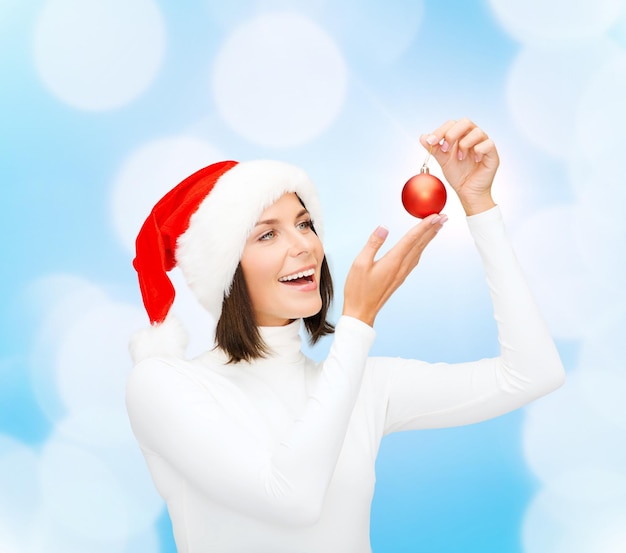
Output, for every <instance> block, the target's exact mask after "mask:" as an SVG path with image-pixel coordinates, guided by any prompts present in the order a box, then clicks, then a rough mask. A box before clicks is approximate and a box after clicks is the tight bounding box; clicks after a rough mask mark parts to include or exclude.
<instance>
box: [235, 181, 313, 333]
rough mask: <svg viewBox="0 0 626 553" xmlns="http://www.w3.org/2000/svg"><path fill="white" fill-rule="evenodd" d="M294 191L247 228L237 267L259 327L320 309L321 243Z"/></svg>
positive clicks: (305, 315)
mask: <svg viewBox="0 0 626 553" xmlns="http://www.w3.org/2000/svg"><path fill="white" fill-rule="evenodd" d="M311 227H312V221H311V217H310V215H309V212H308V211H307V210H306V209H305V208H304V207H303V206H302V204H301V203H300V200H299V199H298V197H297V196H296V195H295V194H293V193H288V194H284V195H283V196H281V198H280V199H279V200H278V201H276V203H274V204H272V205H271V206H270V207H268V208H267V209H266V210H265V211H264V212H263V213H262V214H261V217H260V218H259V221H258V223H257V224H256V226H255V228H254V229H253V230H252V232H251V234H250V236H249V237H248V240H247V241H246V245H245V247H244V250H243V255H242V256H241V268H242V270H243V276H244V279H245V281H246V285H247V287H248V292H249V294H250V299H251V300H252V309H253V311H254V315H255V318H256V323H257V324H258V325H259V326H282V325H286V324H288V323H289V322H290V321H292V320H293V319H299V318H303V317H310V316H312V315H315V314H316V313H318V312H319V311H320V309H321V308H322V298H321V296H320V270H321V267H322V260H323V259H324V247H323V246H322V242H321V241H320V239H319V238H318V236H317V234H315V233H314V232H313V230H312V228H311Z"/></svg>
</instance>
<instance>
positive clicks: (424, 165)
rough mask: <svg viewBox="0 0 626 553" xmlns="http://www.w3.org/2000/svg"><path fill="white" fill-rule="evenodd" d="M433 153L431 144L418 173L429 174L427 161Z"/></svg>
mask: <svg viewBox="0 0 626 553" xmlns="http://www.w3.org/2000/svg"><path fill="white" fill-rule="evenodd" d="M432 153H433V146H432V144H431V146H430V149H429V150H428V155H427V156H426V159H425V160H424V163H422V167H421V169H420V173H426V174H429V173H430V171H429V169H428V160H429V159H430V156H431V155H432Z"/></svg>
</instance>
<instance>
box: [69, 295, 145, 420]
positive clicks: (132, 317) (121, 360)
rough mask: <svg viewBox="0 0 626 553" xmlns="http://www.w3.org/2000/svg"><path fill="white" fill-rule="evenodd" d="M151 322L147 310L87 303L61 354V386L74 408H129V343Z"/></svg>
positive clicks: (72, 408)
mask: <svg viewBox="0 0 626 553" xmlns="http://www.w3.org/2000/svg"><path fill="white" fill-rule="evenodd" d="M145 323H146V317H145V314H144V312H143V310H141V309H139V308H138V307H134V306H129V305H124V304H117V303H114V302H111V301H109V302H102V303H100V304H98V305H95V306H85V310H84V311H83V313H81V314H80V315H79V316H77V317H76V318H75V319H74V320H73V321H72V324H71V325H70V326H69V327H68V329H67V331H66V333H65V335H64V336H63V337H62V339H61V342H60V343H59V348H58V353H57V356H58V357H57V371H58V372H57V379H58V390H59V394H60V396H61V398H62V400H63V403H64V405H65V406H66V408H67V410H68V411H69V412H71V411H73V410H78V411H83V410H86V411H89V410H92V409H94V408H95V407H99V408H102V409H103V410H104V411H105V412H106V411H108V410H109V409H111V410H116V409H117V410H119V411H120V412H124V387H125V384H126V379H127V377H128V374H129V373H130V369H131V367H132V361H131V358H130V354H129V352H128V341H129V339H130V336H131V335H132V333H133V332H135V331H137V330H138V329H140V328H141V327H142V326H144V325H145Z"/></svg>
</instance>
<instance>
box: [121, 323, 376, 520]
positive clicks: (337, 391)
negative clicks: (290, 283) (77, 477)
mask: <svg viewBox="0 0 626 553" xmlns="http://www.w3.org/2000/svg"><path fill="white" fill-rule="evenodd" d="M373 339H374V331H373V330H372V329H371V328H370V327H369V326H367V325H365V324H364V323H361V322H360V321H357V320H356V319H352V318H349V317H342V318H341V319H340V321H339V323H338V325H337V329H336V336H335V340H334V343H333V346H332V347H331V351H330V353H329V356H328V358H327V360H326V361H325V362H324V364H323V366H322V368H321V372H320V374H319V377H318V378H317V379H316V383H317V384H316V386H315V389H314V390H311V395H310V397H309V399H308V401H307V403H306V406H305V408H304V412H303V414H302V416H301V417H300V418H299V419H298V420H296V421H295V422H294V423H293V424H292V425H291V426H290V427H289V428H288V430H287V431H286V432H285V435H284V436H280V437H279V440H278V441H277V443H278V445H277V446H275V447H274V448H268V446H267V441H264V440H263V437H262V430H261V425H259V424H258V413H257V414H255V412H254V409H253V407H252V406H251V405H250V404H249V402H248V401H246V398H245V397H244V395H243V393H242V392H241V390H240V389H239V388H238V387H237V386H236V385H235V384H233V383H232V382H230V381H228V380H226V379H224V378H222V377H221V376H220V375H219V374H213V375H212V376H211V375H210V371H207V373H208V374H207V375H204V374H203V375H202V379H200V378H199V377H198V376H197V374H196V373H195V372H194V371H192V370H190V369H189V366H188V365H189V364H188V363H187V365H185V364H184V363H180V362H175V361H169V362H168V361H166V360H157V359H153V360H147V361H144V362H142V363H140V364H139V365H137V366H136V367H135V369H134V370H133V373H132V375H131V377H130V379H129V381H128V384H127V395H126V401H127V409H128V413H129V416H130V420H131V425H132V428H133V431H134V433H135V436H136V438H137V440H138V442H139V444H140V445H141V447H142V449H143V451H144V454H145V455H146V456H147V457H149V456H150V455H156V456H158V457H159V459H162V460H164V461H165V462H166V463H167V465H168V466H169V467H170V468H171V469H172V470H173V471H175V473H176V474H178V475H181V477H182V478H183V479H184V480H185V481H186V482H188V483H189V485H190V486H193V488H194V489H195V490H199V491H200V492H201V493H203V494H206V496H207V498H208V499H209V500H211V501H215V502H217V503H220V504H223V505H224V506H225V507H226V508H229V509H232V510H233V511H235V512H238V513H242V514H244V515H248V516H252V517H254V518H257V519H261V520H266V521H270V522H277V523H281V524H311V523H313V522H315V520H316V519H317V517H319V513H320V510H321V508H322V504H323V500H324V496H325V493H326V490H327V487H328V485H329V482H330V480H331V477H332V475H333V471H334V469H335V465H336V462H337V458H338V456H339V453H340V451H341V447H342V445H343V441H344V438H345V433H346V429H347V427H348V423H349V420H350V416H351V413H352V410H353V407H354V404H355V401H356V397H357V395H358V392H359V389H360V384H361V379H362V375H363V372H364V368H365V365H366V358H367V353H368V351H369V348H370V346H371V343H372V341H373ZM255 424H256V426H255ZM153 476H154V471H153ZM157 484H158V482H157Z"/></svg>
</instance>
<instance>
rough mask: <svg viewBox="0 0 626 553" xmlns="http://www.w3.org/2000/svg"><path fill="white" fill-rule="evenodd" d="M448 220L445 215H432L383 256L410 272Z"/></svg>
mask: <svg viewBox="0 0 626 553" xmlns="http://www.w3.org/2000/svg"><path fill="white" fill-rule="evenodd" d="M447 220H448V216H447V215H444V214H442V215H438V214H433V215H429V216H428V217H426V218H425V219H423V220H422V221H421V222H420V223H419V224H417V225H415V226H414V227H413V228H411V229H409V231H408V232H407V233H406V234H405V235H404V236H403V237H402V238H401V239H400V240H398V242H397V243H396V244H395V245H394V246H393V248H391V249H390V250H389V251H388V252H387V253H386V254H385V256H384V258H389V259H390V260H395V262H396V263H398V266H400V267H402V266H406V267H408V271H409V272H410V271H411V270H412V269H413V268H414V267H415V265H417V262H418V261H419V259H420V256H421V254H422V252H423V251H424V249H425V248H426V246H427V245H428V244H429V243H430V241H431V240H432V239H433V238H434V237H435V236H436V235H437V233H438V232H439V231H440V230H441V229H442V227H443V225H444V224H445V222H446V221H447Z"/></svg>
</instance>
